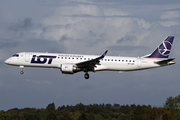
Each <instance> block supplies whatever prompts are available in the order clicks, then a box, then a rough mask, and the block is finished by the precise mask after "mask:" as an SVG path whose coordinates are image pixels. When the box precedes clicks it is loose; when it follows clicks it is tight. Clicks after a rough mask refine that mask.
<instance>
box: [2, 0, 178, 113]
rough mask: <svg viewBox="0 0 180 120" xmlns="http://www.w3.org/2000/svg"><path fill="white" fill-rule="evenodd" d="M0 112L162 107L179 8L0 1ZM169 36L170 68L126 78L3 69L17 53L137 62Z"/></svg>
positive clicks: (170, 79)
mask: <svg viewBox="0 0 180 120" xmlns="http://www.w3.org/2000/svg"><path fill="white" fill-rule="evenodd" d="M0 3H1V4H0V18H1V19H0V56H1V57H0V77H1V78H0V96H1V97H0V110H8V109H12V108H25V107H30V108H46V106H47V105H48V104H50V103H52V102H54V103H55V106H56V108H57V107H58V106H62V105H76V104H78V103H80V102H81V103H83V104H85V105H89V104H94V103H95V104H102V103H104V104H107V103H110V104H112V105H113V104H114V103H117V104H120V105H126V104H129V105H131V104H136V105H138V104H140V105H152V106H157V107H159V106H161V107H162V106H163V104H164V103H165V101H166V99H167V98H168V97H170V96H173V97H175V96H177V95H179V94H180V93H179V91H180V87H179V85H180V80H179V78H180V74H179V68H180V64H179V60H180V53H179V50H178V46H179V45H180V41H179V39H180V1H176V0H172V1H169V0H163V1H158V0H126V1H122V0H111V1H109V0H51V1H49V0H26V1H24V0H16V2H15V1H13V0H6V1H5V0H2V1H0ZM167 36H175V39H174V43H173V47H172V50H171V54H170V57H171V58H176V59H175V61H176V64H174V65H171V66H166V67H161V68H153V69H148V70H141V71H133V72H123V73H119V72H117V71H116V72H110V71H103V72H95V73H93V72H89V74H90V78H89V79H88V80H85V79H84V73H83V72H79V73H76V74H73V75H65V74H62V73H61V71H60V70H59V69H48V68H46V69H45V68H30V67H29V68H25V70H24V72H25V73H24V74H23V75H21V74H20V71H21V69H20V68H19V67H16V66H8V65H6V64H4V61H5V60H6V59H7V58H9V57H11V56H12V55H13V54H15V53H18V52H52V53H67V54H72V53H73V54H90V55H101V54H103V53H104V52H105V51H106V50H109V51H108V53H107V55H109V56H119V55H120V56H132V57H138V56H144V55H146V54H149V53H151V52H152V51H153V50H154V49H155V48H157V46H158V45H159V44H160V43H161V42H162V41H163V40H164V39H165V38H166V37H167Z"/></svg>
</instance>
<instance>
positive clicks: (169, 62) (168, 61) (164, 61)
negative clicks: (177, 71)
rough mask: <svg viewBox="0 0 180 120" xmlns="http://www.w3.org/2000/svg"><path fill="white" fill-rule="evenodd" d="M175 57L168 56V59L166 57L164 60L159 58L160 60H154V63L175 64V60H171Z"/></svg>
mask: <svg viewBox="0 0 180 120" xmlns="http://www.w3.org/2000/svg"><path fill="white" fill-rule="evenodd" d="M174 59H175V58H170V59H166V60H161V61H156V62H155V63H157V64H159V65H164V64H168V65H171V64H175V62H174V61H173V60H174Z"/></svg>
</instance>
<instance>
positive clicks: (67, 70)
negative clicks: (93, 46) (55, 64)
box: [61, 64, 75, 74]
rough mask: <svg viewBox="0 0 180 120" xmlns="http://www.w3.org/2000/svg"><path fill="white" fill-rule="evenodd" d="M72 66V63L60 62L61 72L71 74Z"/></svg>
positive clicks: (72, 71)
mask: <svg viewBox="0 0 180 120" xmlns="http://www.w3.org/2000/svg"><path fill="white" fill-rule="evenodd" d="M74 68H75V67H74V65H72V64H61V72H62V73H64V74H73V73H74Z"/></svg>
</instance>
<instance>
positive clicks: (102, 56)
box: [99, 50, 108, 59]
mask: <svg viewBox="0 0 180 120" xmlns="http://www.w3.org/2000/svg"><path fill="white" fill-rule="evenodd" d="M107 52H108V50H106V52H104V54H103V55H101V56H100V57H99V59H102V58H104V57H105V56H106V54H107Z"/></svg>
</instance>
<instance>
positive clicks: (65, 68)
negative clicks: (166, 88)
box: [5, 36, 175, 79]
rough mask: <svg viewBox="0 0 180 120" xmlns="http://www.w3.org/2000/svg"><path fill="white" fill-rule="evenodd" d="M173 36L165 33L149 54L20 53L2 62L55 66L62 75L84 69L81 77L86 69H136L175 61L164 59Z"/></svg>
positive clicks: (164, 64) (168, 52) (21, 65)
mask: <svg viewBox="0 0 180 120" xmlns="http://www.w3.org/2000/svg"><path fill="white" fill-rule="evenodd" d="M173 40H174V36H168V37H167V38H166V39H165V40H164V41H163V42H162V43H161V44H160V45H159V46H158V47H157V48H156V49H155V51H154V52H152V53H151V54H148V55H145V56H142V57H121V56H106V54H107V52H108V50H106V51H105V52H104V54H102V55H101V56H97V55H80V54H64V53H40V52H20V53H17V54H14V55H13V56H12V57H10V58H8V59H7V60H6V61H5V64H8V65H13V66H19V67H20V68H21V69H22V71H21V72H20V73H21V74H23V73H24V71H23V70H24V67H43V68H58V69H60V70H61V72H62V73H63V74H74V73H77V72H80V71H84V72H85V74H84V77H85V79H89V73H88V72H96V71H119V72H122V71H136V70H143V69H149V68H156V67H162V66H168V65H172V64H175V62H174V61H173V60H174V59H175V58H168V57H169V54H170V50H171V47H172V44H173Z"/></svg>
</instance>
